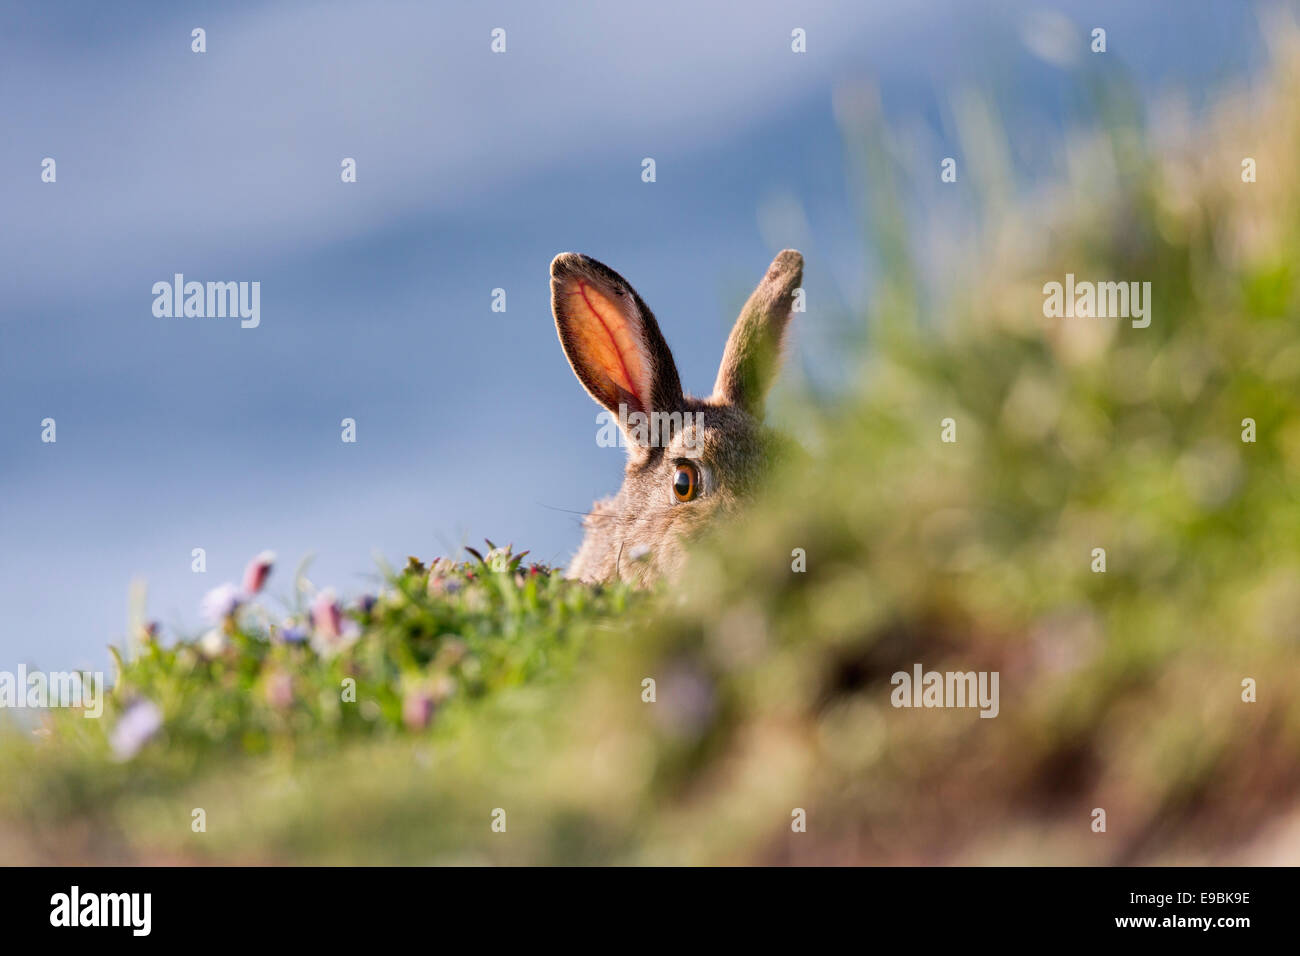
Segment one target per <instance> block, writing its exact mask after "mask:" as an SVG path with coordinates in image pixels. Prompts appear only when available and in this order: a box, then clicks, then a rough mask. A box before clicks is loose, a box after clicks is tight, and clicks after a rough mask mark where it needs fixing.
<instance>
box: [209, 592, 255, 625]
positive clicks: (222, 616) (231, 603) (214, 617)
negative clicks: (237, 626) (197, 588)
mask: <svg viewBox="0 0 1300 956" xmlns="http://www.w3.org/2000/svg"><path fill="white" fill-rule="evenodd" d="M243 603H244V597H243V595H242V594H240V592H239V589H238V588H236V587H235V586H234V585H233V584H223V585H221V586H220V587H217V588H213V589H212V590H211V591H209V592H208V593H207V594H205V595H204V597H203V602H202V603H201V604H200V605H199V611H200V613H202V615H203V617H204V618H205V619H206V620H207V622H208V623H209V624H212V625H222V624H225V623H226V622H227V621H229V620H230V619H231V618H232V617H234V616H235V612H236V611H238V610H239V606H240V605H241V604H243Z"/></svg>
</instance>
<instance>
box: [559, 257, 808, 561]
mask: <svg viewBox="0 0 1300 956" xmlns="http://www.w3.org/2000/svg"><path fill="white" fill-rule="evenodd" d="M802 279H803V256H801V255H800V254H799V253H798V252H796V251H795V250H793V249H786V250H784V251H782V252H780V253H778V254H777V256H776V258H775V259H773V260H772V264H771V266H769V267H768V270H767V274H766V275H765V276H764V277H763V280H762V281H761V282H760V283H759V284H758V287H757V288H756V289H755V290H754V292H753V294H752V295H751V296H750V297H749V301H747V302H746V303H745V306H744V308H742V309H741V311H740V316H739V318H737V319H736V324H735V326H734V327H733V328H732V330H731V335H730V336H729V337H728V339H727V345H726V348H725V350H724V352H723V355H722V364H721V366H720V367H719V369H718V377H717V381H716V382H715V383H714V385H713V394H712V395H710V396H709V397H708V398H694V397H692V396H689V395H687V394H685V393H684V392H683V391H682V385H681V381H680V379H679V378H678V375H677V365H676V363H675V362H674V361H673V355H672V352H670V351H669V349H668V343H667V342H666V341H664V337H663V333H661V332H660V331H659V324H658V323H657V322H656V321H655V317H654V314H653V313H652V312H651V311H650V309H649V308H648V307H647V306H646V304H645V302H644V301H642V299H641V296H639V295H637V293H636V290H635V289H633V288H632V286H631V285H629V284H628V282H627V281H626V280H625V279H624V278H623V277H622V276H620V275H619V274H618V273H617V272H615V271H614V270H613V269H611V268H609V267H608V266H606V265H604V264H603V263H600V262H597V261H596V260H595V259H592V258H590V257H588V256H584V255H580V254H578V253H574V252H565V253H561V254H560V255H558V256H556V257H555V259H554V260H552V262H551V311H552V313H553V314H554V316H555V329H556V332H557V333H558V334H559V337H560V346H561V347H562V348H563V349H564V354H565V356H566V357H567V358H568V360H569V364H570V365H571V366H572V367H573V372H574V374H575V375H576V376H577V377H578V381H579V382H580V383H581V384H582V386H583V387H584V388H585V389H586V390H587V392H588V394H590V395H591V397H592V398H594V399H595V400H596V401H597V402H598V403H599V404H600V405H602V406H604V408H605V409H606V410H607V411H608V412H609V413H610V415H611V416H612V417H613V418H614V419H616V420H617V421H618V423H619V429H620V431H621V433H622V436H623V439H624V443H625V444H626V446H627V450H628V459H627V469H626V472H625V476H624V480H623V487H622V488H621V489H620V490H619V492H618V494H616V495H614V496H613V497H610V498H605V499H603V500H601V501H597V502H596V503H595V504H594V505H593V506H592V509H591V511H590V512H589V513H587V514H586V516H585V518H584V520H583V527H584V529H585V535H584V538H583V541H582V545H581V547H580V548H579V549H578V552H577V554H576V555H575V556H574V559H573V561H572V562H571V563H570V565H569V567H568V569H567V571H566V576H567V577H569V578H574V579H577V580H579V581H585V582H589V583H596V582H605V581H611V580H626V581H630V582H632V583H634V584H638V585H642V586H649V585H651V584H653V583H654V582H655V581H657V580H659V579H661V578H665V577H667V578H671V577H673V576H675V575H676V573H677V572H678V571H680V569H681V567H682V565H683V563H684V561H685V545H686V543H687V542H688V541H689V540H691V539H692V538H693V537H696V536H698V534H699V533H700V532H701V531H703V530H705V529H706V528H707V527H709V526H710V524H712V523H713V522H715V521H716V520H718V519H719V518H720V517H721V516H724V515H727V514H732V513H734V512H735V511H736V510H737V508H738V506H739V505H740V504H741V503H743V501H744V500H745V499H746V498H747V497H749V496H750V495H751V494H752V492H753V491H754V489H755V486H756V484H757V481H758V479H759V478H760V477H761V475H762V473H763V471H764V470H765V466H766V465H767V464H768V462H769V459H770V458H771V457H772V455H773V453H774V450H775V449H776V447H777V446H778V439H777V436H776V435H775V433H773V432H772V431H771V430H770V429H768V428H766V427H765V426H764V425H763V405H764V400H765V397H766V395H767V390H768V388H769V386H770V385H771V384H772V380H773V378H774V377H775V376H776V373H777V370H778V366H779V361H780V354H781V343H782V339H783V337H784V333H785V328H786V325H787V324H788V322H789V319H790V314H791V310H792V307H793V303H794V297H795V294H796V290H797V289H798V288H799V286H800V283H801V281H802ZM647 419H649V420H650V422H651V426H652V427H647ZM656 421H657V426H655V425H654V423H655V422H656Z"/></svg>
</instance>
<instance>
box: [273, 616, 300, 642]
mask: <svg viewBox="0 0 1300 956" xmlns="http://www.w3.org/2000/svg"><path fill="white" fill-rule="evenodd" d="M276 634H277V635H278V636H279V638H280V640H282V641H284V643H286V644H301V643H302V642H303V641H305V640H307V628H305V627H301V626H300V625H298V624H297V623H295V622H294V621H293V619H292V618H291V619H289V620H287V621H285V622H284V624H282V625H281V626H280V629H279V630H278V631H276Z"/></svg>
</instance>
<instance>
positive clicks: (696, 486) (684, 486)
mask: <svg viewBox="0 0 1300 956" xmlns="http://www.w3.org/2000/svg"><path fill="white" fill-rule="evenodd" d="M699 493H700V472H699V469H698V468H696V467H695V466H694V465H693V464H691V463H690V462H689V461H684V462H682V463H681V464H679V465H678V466H677V470H676V471H674V472H673V497H674V498H676V499H677V500H678V501H690V500H691V499H692V498H695V497H697V496H698V495H699Z"/></svg>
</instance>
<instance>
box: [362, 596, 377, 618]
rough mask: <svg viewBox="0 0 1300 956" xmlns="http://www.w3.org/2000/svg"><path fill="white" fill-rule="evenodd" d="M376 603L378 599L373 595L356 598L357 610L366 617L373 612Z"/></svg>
mask: <svg viewBox="0 0 1300 956" xmlns="http://www.w3.org/2000/svg"><path fill="white" fill-rule="evenodd" d="M378 603H379V599H378V598H377V597H375V596H374V595H373V594H363V595H361V597H359V598H357V610H358V611H360V612H361V613H362V614H363V615H365V616H366V617H369V616H370V613H371V612H372V611H374V609H375V605H376V604H378Z"/></svg>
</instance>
